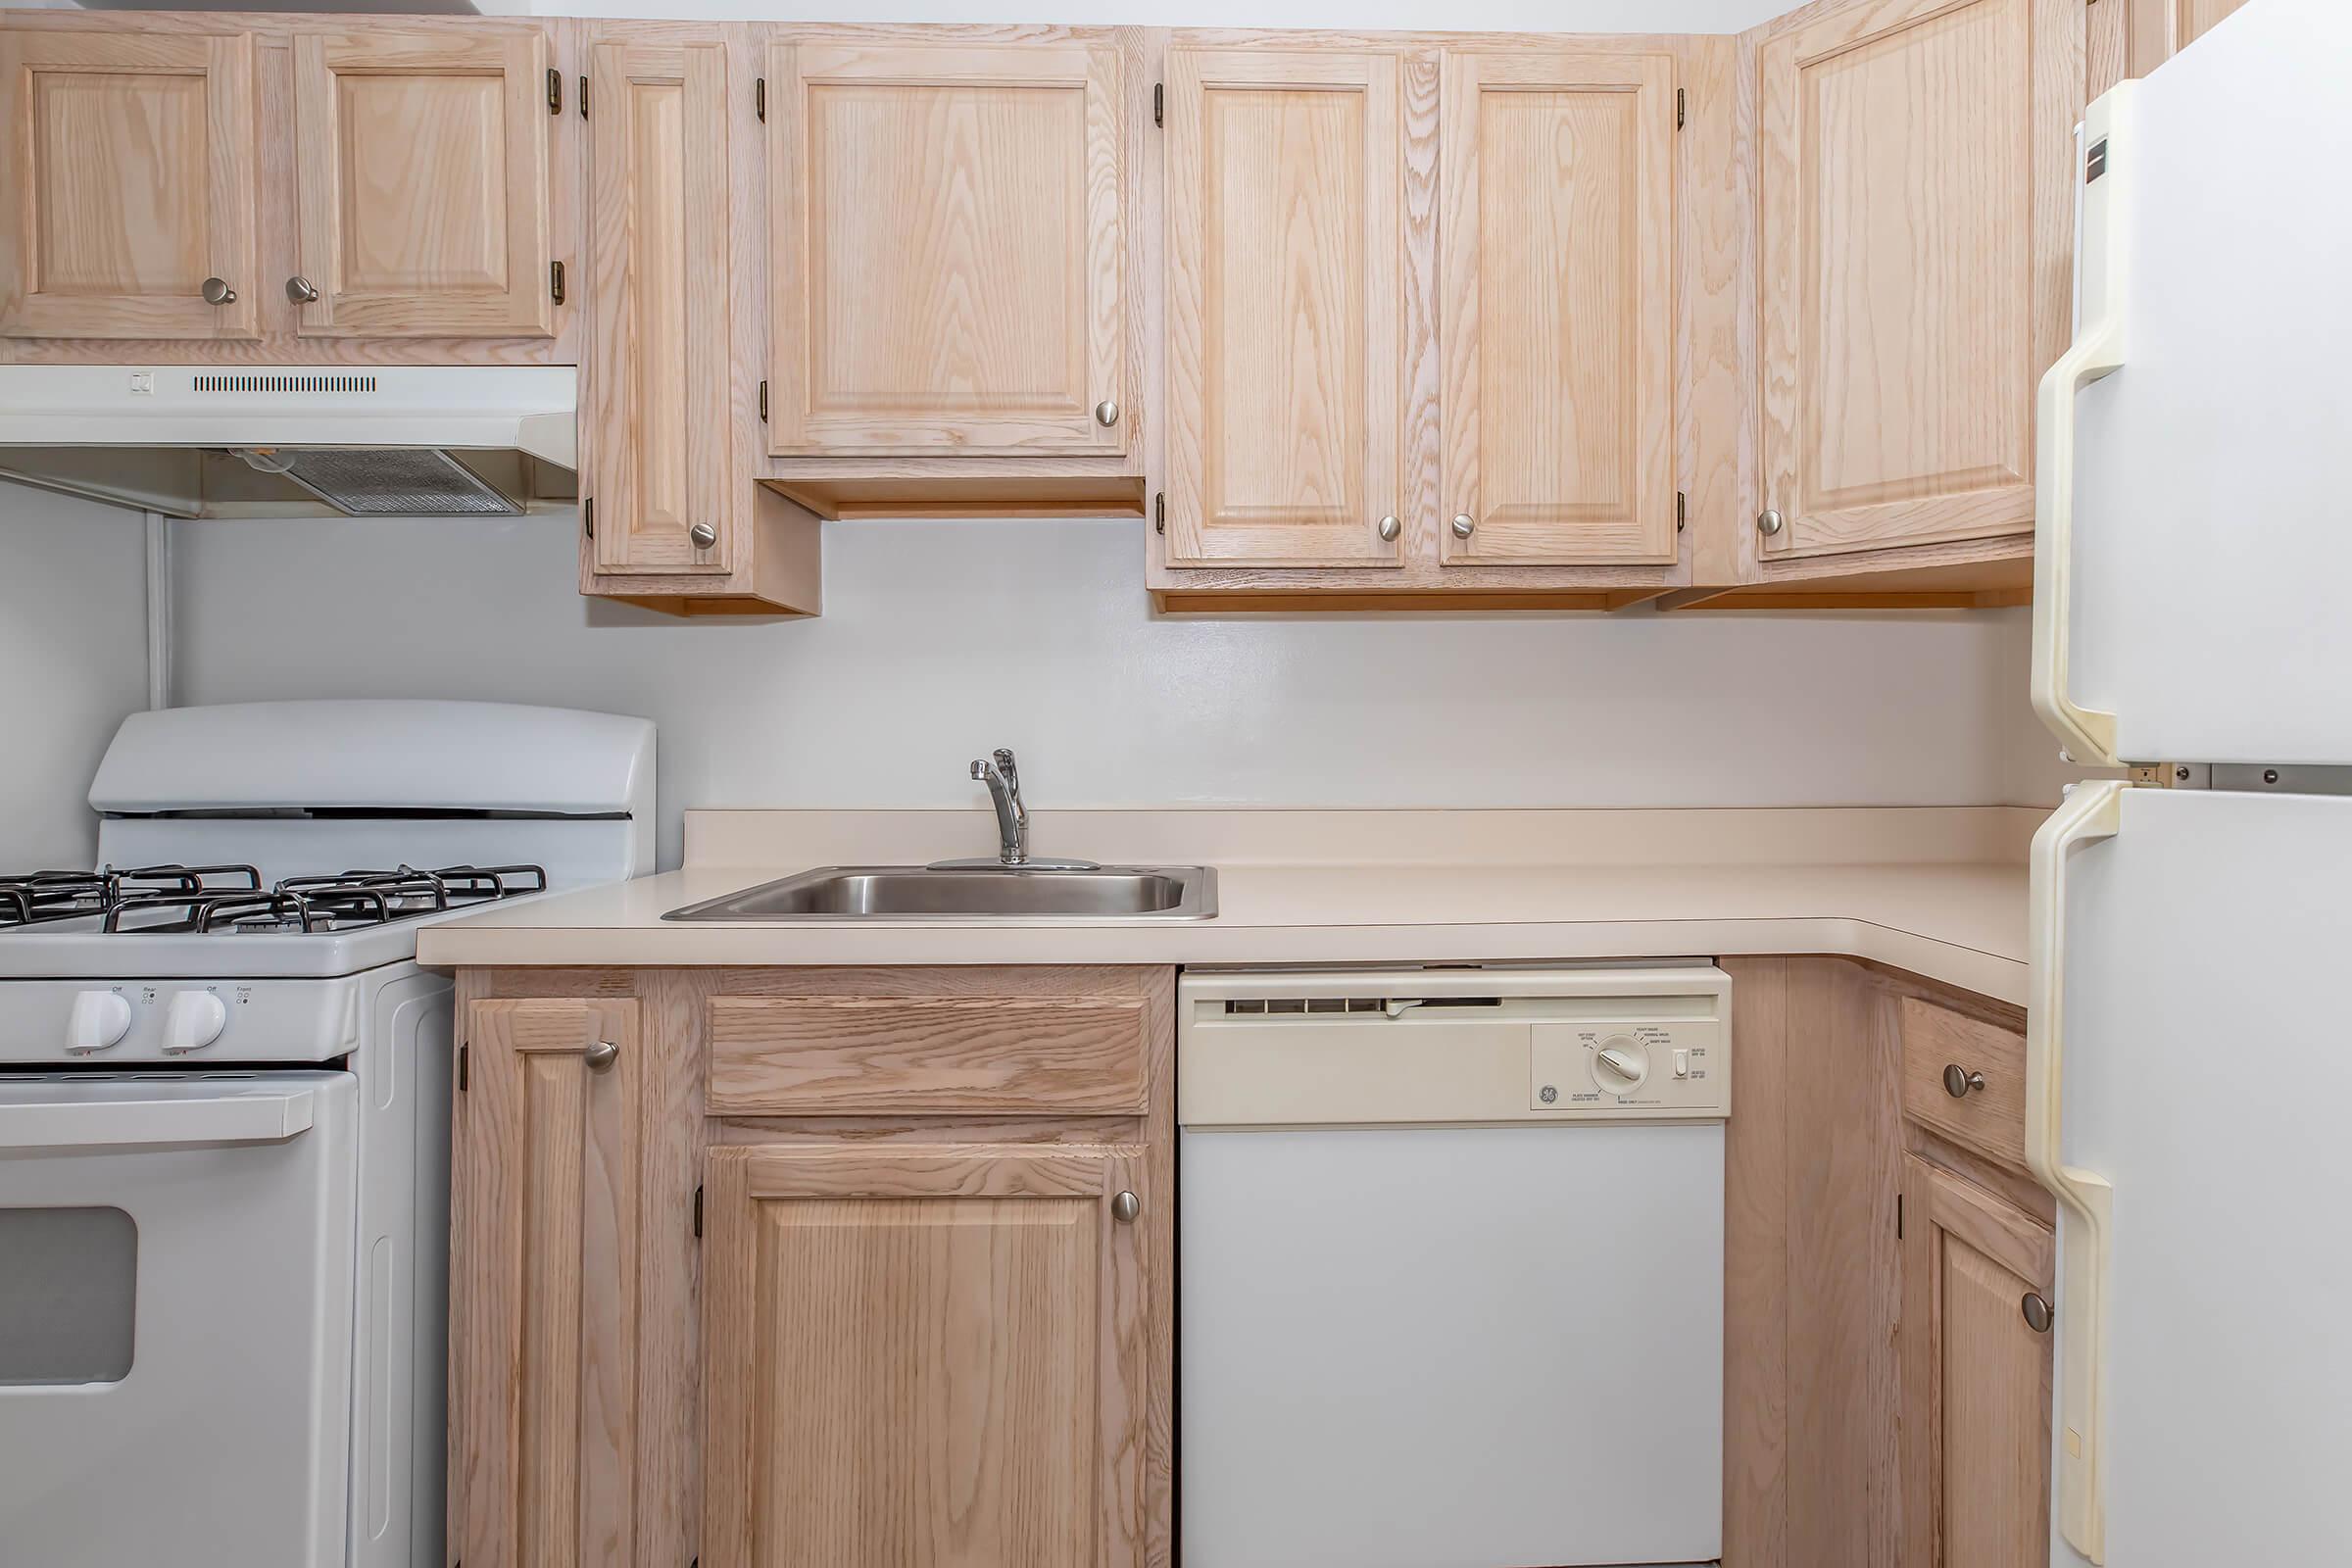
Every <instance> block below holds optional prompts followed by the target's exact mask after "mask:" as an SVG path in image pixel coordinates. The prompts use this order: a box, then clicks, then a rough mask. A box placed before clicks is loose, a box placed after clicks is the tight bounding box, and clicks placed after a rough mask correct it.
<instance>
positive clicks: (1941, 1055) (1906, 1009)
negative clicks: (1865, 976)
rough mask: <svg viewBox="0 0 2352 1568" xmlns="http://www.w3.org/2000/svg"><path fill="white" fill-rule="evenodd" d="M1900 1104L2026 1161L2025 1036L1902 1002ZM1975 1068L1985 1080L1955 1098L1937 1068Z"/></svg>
mask: <svg viewBox="0 0 2352 1568" xmlns="http://www.w3.org/2000/svg"><path fill="white" fill-rule="evenodd" d="M1901 1027H1902V1036H1903V1112H1904V1114H1905V1115H1908V1116H1909V1117H1911V1118H1912V1119H1913V1120H1914V1121H1918V1122H1924V1123H1925V1124H1926V1125H1928V1126H1929V1127H1932V1128H1934V1129H1935V1130H1936V1132H1938V1133H1941V1134H1943V1135H1944V1136H1945V1137H1947V1138H1950V1139H1952V1140H1953V1141H1954V1142H1956V1143H1959V1144H1962V1145H1965V1146H1966V1147H1968V1148H1970V1149H1973V1150H1975V1151H1976V1152H1979V1153H1981V1154H1984V1155H1985V1157H1986V1158H1988V1159H1994V1160H1998V1161H2000V1162H2001V1163H2003V1164H2006V1165H2013V1166H2017V1167H2019V1168H2021V1169H2022V1168H2023V1167H2024V1165H2025V1163H2026V1042H2025V1037H2024V1036H2022V1035H2018V1034H2013V1033H2011V1032H2010V1031H2008V1030H2006V1029H2002V1028H1998V1027H1996V1026H1994V1025H1992V1024H1988V1023H1983V1022H1980V1021H1979V1020H1977V1019H1975V1018H1971V1017H1968V1016H1966V1015H1964V1014H1962V1013H1957V1012H1953V1011H1951V1010H1950V1009H1948V1008H1945V1007H1938V1006H1936V1005H1935V1004H1934V1003H1931V1002H1923V1001H1921V1000H1920V999H1919V998H1917V997H1906V998H1904V999H1903V1002H1902V1014H1901ZM1947 1066H1957V1067H1959V1068H1960V1069H1961V1070H1962V1071H1964V1072H1981V1073H1983V1074H1984V1075H1985V1087H1984V1088H1982V1089H1977V1090H1971V1091H1970V1092H1969V1093H1968V1094H1967V1095H1966V1096H1965V1097H1963V1098H1961V1099H1958V1100H1955V1099H1953V1098H1952V1096H1951V1095H1950V1093H1949V1092H1948V1091H1946V1090H1945V1088H1944V1086H1943V1070H1944V1068H1945V1067H1947Z"/></svg>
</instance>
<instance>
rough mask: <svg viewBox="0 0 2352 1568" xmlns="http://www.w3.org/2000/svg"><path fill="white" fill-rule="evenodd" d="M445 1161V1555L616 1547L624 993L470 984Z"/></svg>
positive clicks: (624, 1348)
mask: <svg viewBox="0 0 2352 1568" xmlns="http://www.w3.org/2000/svg"><path fill="white" fill-rule="evenodd" d="M465 1024H466V1034H465V1040H466V1044H465V1046H464V1048H463V1050H464V1053H465V1054H464V1055H463V1056H462V1057H461V1058H460V1071H459V1085H460V1088H461V1090H462V1093H460V1094H459V1095H458V1096H457V1097H456V1106H455V1110H454V1119H455V1129H456V1130H455V1144H454V1160H453V1166H452V1170H451V1175H450V1186H451V1197H450V1201H451V1215H450V1262H451V1268H450V1309H451V1322H450V1358H449V1372H450V1377H449V1438H450V1453H449V1557H450V1560H451V1561H452V1562H465V1563H470V1564H472V1565H473V1568H509V1565H516V1568H519V1565H524V1564H529V1565H539V1564H547V1565H551V1568H552V1565H555V1564H564V1565H588V1564H609V1565H612V1568H625V1565H626V1564H628V1563H630V1562H632V1561H634V1560H635V1559H634V1545H633V1541H632V1497H633V1495H634V1491H635V1485H634V1478H635V1475H636V1467H635V1461H636V1448H635V1442H634V1439H635V1435H636V1404H635V1399H636V1388H637V1379H636V1367H635V1354H636V1347H637V1323H636V1315H637V1314H636V1302H637V1288H636V1287H637V1220H638V1202H639V1191H638V1139H639V1123H638V1118H639V1113H640V1109H641V1104H640V1100H641V1090H642V1086H643V1084H644V1083H645V1081H646V1077H645V1070H644V1069H645V1062H644V1059H643V1057H644V1053H643V1052H642V1051H641V1050H640V1046H639V1039H638V1007H637V1003H636V1002H635V1000H634V999H631V998H623V997H605V998H592V999H590V998H581V999H575V998H568V997H531V998H519V999H512V1000H498V1001H489V1000H475V1001H473V1002H471V1003H469V1004H468V1005H467V1006H466V1014H465Z"/></svg>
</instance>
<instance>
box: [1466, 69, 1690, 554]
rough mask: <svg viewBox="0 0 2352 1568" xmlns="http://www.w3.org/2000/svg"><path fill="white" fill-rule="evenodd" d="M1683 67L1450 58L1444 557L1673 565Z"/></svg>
mask: <svg viewBox="0 0 2352 1568" xmlns="http://www.w3.org/2000/svg"><path fill="white" fill-rule="evenodd" d="M1674 77H1675V62H1674V58H1673V57H1672V56H1671V55H1665V54H1650V55H1637V54H1567V53H1544V52H1534V51H1526V52H1513V53H1510V54H1484V53H1479V52H1475V51H1457V50H1448V51H1446V87H1445V115H1446V128H1445V136H1444V146H1445V157H1446V175H1445V180H1444V189H1445V199H1446V221H1445V222H1444V223H1443V224H1442V225H1441V232H1442V234H1443V236H1444V245H1445V257H1444V266H1443V270H1442V276H1441V284H1442V287H1443V290H1444V295H1443V297H1444V300H1445V316H1444V320H1443V323H1442V325H1441V328H1440V340H1441V343H1442V344H1443V347H1444V353H1445V360H1446V383H1445V398H1444V412H1445V427H1446V442H1445V452H1446V460H1445V464H1446V466H1445V475H1446V476H1445V480H1444V483H1443V485H1442V487H1441V490H1440V496H1441V510H1442V512H1443V514H1444V515H1446V516H1447V517H1451V516H1454V515H1466V516H1468V517H1470V518H1471V519H1472V522H1473V526H1474V529H1475V531H1474V532H1473V533H1472V535H1471V537H1470V538H1468V539H1467V540H1464V539H1461V538H1459V537H1457V536H1456V535H1455V533H1454V532H1453V531H1452V529H1451V528H1449V527H1448V528H1442V529H1440V530H1439V541H1440V548H1441V550H1442V552H1443V559H1444V560H1445V561H1446V563H1447V564H1456V563H1468V562H1477V563H1511V562H1517V563H1526V564H1568V563H1577V562H1594V561H1596V562H1637V563H1639V562H1671V561H1673V560H1674V559H1675V554H1676V540H1675V519H1674V490H1675V484H1674V464H1675V455H1674V399H1673V371H1674V301H1675V287H1674V271H1675V244H1674V221H1673V214H1674V177H1673V169H1674V162H1673V155H1674V137H1675V111H1674Z"/></svg>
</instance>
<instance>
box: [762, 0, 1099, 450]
mask: <svg viewBox="0 0 2352 1568" xmlns="http://www.w3.org/2000/svg"><path fill="white" fill-rule="evenodd" d="M768 85H769V100H770V101H769V105H768V111H767V145H768V212H769V221H770V222H771V223H772V224H773V225H774V229H773V244H772V246H771V248H770V249H771V256H770V267H771V270H772V272H771V276H772V283H771V287H772V289H773V294H772V296H771V304H770V315H771V317H772V320H771V331H772V333H773V337H774V341H773V344H772V349H771V353H772V359H773V365H772V368H771V370H770V380H771V381H772V382H773V397H772V400H771V412H770V416H769V422H768V432H769V436H768V439H769V444H770V448H771V450H772V451H775V452H778V453H804V454H805V453H835V454H840V453H915V454H925V453H927V454H932V455H943V454H956V453H969V454H973V455H989V454H1021V453H1106V454H1116V453H1121V452H1124V451H1126V450H1127V432H1128V430H1129V429H1130V428H1132V427H1133V425H1134V422H1135V421H1134V419H1133V418H1132V417H1125V406H1126V405H1127V403H1128V402H1129V399H1128V396H1127V373H1128V371H1127V365H1126V353H1127V350H1126V341H1127V338H1126V332H1127V326H1126V312H1127V309H1128V305H1127V278H1126V254H1127V241H1126V235H1125V224H1126V215H1125V211H1124V205H1123V200H1122V193H1123V191H1124V189H1125V185H1126V163H1127V158H1128V149H1127V146H1126V137H1125V133H1124V130H1123V126H1124V124H1125V116H1126V106H1125V103H1124V100H1123V98H1122V96H1121V95H1122V91H1123V84H1122V73H1121V71H1120V66H1119V51H1118V50H1117V49H1116V48H1115V47H1114V46H1112V45H1110V44H1108V43H1102V44H1089V43H1036V44H1018V45H987V44H907V43H887V44H885V43H874V44H858V43H812V42H778V43H774V44H771V45H770V46H769V51H768Z"/></svg>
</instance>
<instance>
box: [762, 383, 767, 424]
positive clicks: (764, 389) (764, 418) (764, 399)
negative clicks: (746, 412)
mask: <svg viewBox="0 0 2352 1568" xmlns="http://www.w3.org/2000/svg"><path fill="white" fill-rule="evenodd" d="M766 422H767V383H766V382H765V381H762V382H760V423H761V424H765V423H766Z"/></svg>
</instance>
